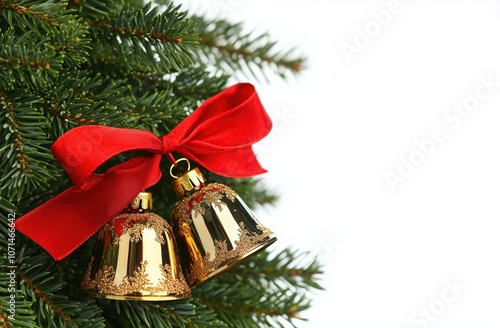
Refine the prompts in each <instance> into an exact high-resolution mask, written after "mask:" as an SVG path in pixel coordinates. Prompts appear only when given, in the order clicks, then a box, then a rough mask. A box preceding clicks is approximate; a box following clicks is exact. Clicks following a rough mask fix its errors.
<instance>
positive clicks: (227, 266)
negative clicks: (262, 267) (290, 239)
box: [188, 237, 278, 287]
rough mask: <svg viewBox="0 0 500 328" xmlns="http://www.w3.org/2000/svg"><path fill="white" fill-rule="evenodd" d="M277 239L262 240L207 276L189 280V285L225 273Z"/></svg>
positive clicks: (191, 285) (194, 284)
mask: <svg viewBox="0 0 500 328" xmlns="http://www.w3.org/2000/svg"><path fill="white" fill-rule="evenodd" d="M277 240H278V238H276V237H271V238H269V239H267V240H265V241H264V242H262V243H261V244H259V245H256V246H255V247H253V248H252V249H250V250H248V251H247V252H245V253H243V254H241V255H239V256H237V257H235V258H232V259H231V260H229V261H228V262H227V263H225V264H223V265H221V266H220V267H218V268H217V269H215V270H213V271H210V272H209V273H207V274H206V275H205V276H203V277H202V278H201V279H199V280H197V281H193V282H192V283H190V282H189V281H188V285H189V287H194V286H196V285H198V284H201V283H203V282H205V281H207V280H208V279H210V278H212V277H214V276H216V275H218V274H219V273H223V272H225V271H228V270H231V269H232V268H234V267H237V266H238V265H239V264H241V263H242V262H244V261H246V260H249V259H250V258H251V257H252V256H255V255H257V254H258V253H260V252H261V251H263V250H264V249H266V248H267V247H269V246H271V245H272V244H274V243H275V242H276V241H277Z"/></svg>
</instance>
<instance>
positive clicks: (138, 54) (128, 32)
mask: <svg viewBox="0 0 500 328" xmlns="http://www.w3.org/2000/svg"><path fill="white" fill-rule="evenodd" d="M178 9H179V7H175V6H174V5H171V6H169V7H168V8H167V9H166V10H165V11H164V12H161V13H160V12H159V10H158V7H152V6H151V4H147V5H146V6H145V7H144V8H142V9H137V8H134V7H131V6H125V7H124V8H123V10H122V11H121V12H120V13H119V14H118V15H117V16H116V17H114V18H112V19H107V20H105V19H101V20H98V21H96V22H93V23H92V24H93V27H95V28H96V29H95V32H96V35H95V36H94V39H95V40H98V43H97V44H96V45H95V47H94V52H93V54H92V59H93V60H94V61H95V62H96V63H100V64H101V66H100V67H102V68H106V66H108V65H121V66H122V67H124V68H126V69H127V70H128V71H130V72H142V73H153V72H163V74H166V73H169V72H171V71H174V70H175V71H179V70H181V68H182V67H184V66H186V65H188V64H191V63H192V58H191V57H192V55H191V52H190V49H191V48H193V47H195V46H196V45H197V44H198V38H197V36H196V33H195V30H194V27H193V23H192V22H191V21H190V20H188V19H187V18H186V15H187V13H186V12H179V11H178ZM102 41H105V43H102ZM104 63H105V64H106V65H103V64H104ZM107 71H108V72H109V71H110V68H109V67H108V69H107Z"/></svg>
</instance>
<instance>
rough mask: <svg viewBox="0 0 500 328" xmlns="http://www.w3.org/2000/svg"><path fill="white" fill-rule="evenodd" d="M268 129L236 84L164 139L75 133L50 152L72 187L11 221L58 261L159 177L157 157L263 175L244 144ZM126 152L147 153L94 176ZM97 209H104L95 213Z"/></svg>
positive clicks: (248, 92)
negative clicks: (181, 158)
mask: <svg viewBox="0 0 500 328" xmlns="http://www.w3.org/2000/svg"><path fill="white" fill-rule="evenodd" d="M270 130H271V120H270V119H269V116H268V115H267V113H266V112H265V110H264V108H263V106H262V104H261V102H260V100H259V98H258V96H257V93H256V91H255V88H254V87H253V86H252V85H251V84H248V83H241V84H236V85H234V86H232V87H230V88H228V89H226V90H224V91H222V92H221V93H219V94H217V95H215V96H214V97H212V98H209V99H207V100H206V101H205V102H204V103H203V104H202V105H201V106H200V107H199V108H198V109H196V110H195V111H194V112H193V113H192V114H191V115H189V116H188V117H187V118H186V119H184V120H183V121H182V122H181V123H179V124H178V125H177V126H176V127H175V128H174V129H173V130H172V131H171V132H170V133H168V134H167V135H164V136H161V137H157V136H156V135H154V134H153V133H151V132H149V131H144V130H135V129H123V128H114V127H107V126H97V125H90V126H82V127H77V128H74V129H72V130H70V131H68V132H66V133H65V134H64V135H62V136H61V137H60V138H59V139H58V140H57V141H56V142H55V143H54V144H53V145H52V147H51V151H52V153H53V154H54V156H55V157H56V158H57V159H58V160H59V162H60V163H61V165H62V166H63V168H64V169H65V170H66V172H67V173H68V175H69V176H70V178H71V180H72V181H73V183H74V186H73V187H71V188H69V189H68V190H66V191H64V192H63V193H61V194H59V195H58V196H56V197H54V198H52V199H50V200H49V201H47V202H46V203H44V204H42V205H41V206H39V207H37V208H35V209H34V210H32V211H30V212H29V213H27V214H25V215H23V216H22V217H20V218H19V219H18V220H17V221H16V228H17V230H18V231H20V232H22V233H24V234H25V235H27V236H28V237H30V238H31V239H32V240H34V241H35V242H36V243H38V244H39V245H40V246H42V247H43V248H44V249H45V250H47V252H49V253H50V254H51V255H52V256H53V257H54V259H56V260H60V259H62V258H64V257H66V256H67V255H68V254H70V253H71V252H72V251H73V250H75V249H76V248H77V247H78V246H80V245H81V244H82V243H83V242H85V240H87V239H88V238H90V237H91V236H92V235H93V234H94V233H95V232H97V230H98V229H99V228H100V227H102V226H103V225H104V224H106V223H107V222H109V221H110V220H111V219H112V218H113V217H114V216H116V215H117V214H118V213H119V212H120V211H122V210H123V209H124V208H125V207H126V206H127V205H128V204H129V203H130V202H131V201H132V200H133V198H134V197H135V196H136V195H137V194H138V193H139V192H141V191H143V190H145V189H146V188H148V187H151V186H152V185H154V184H155V183H157V182H158V180H159V179H160V178H161V170H160V168H159V165H160V162H161V157H162V155H168V154H171V153H172V152H176V153H179V154H180V155H182V156H184V157H186V158H189V159H191V160H193V161H196V162H198V163H199V164H200V165H203V166H204V167H205V168H207V169H208V170H210V171H213V172H214V173H217V174H220V175H224V176H228V177H248V176H252V175H255V174H260V173H264V172H266V171H265V170H264V169H263V168H262V167H261V166H260V164H259V163H258V161H257V158H256V157H255V154H254V152H253V150H252V147H251V146H252V144H253V143H255V142H257V141H259V140H260V139H262V138H263V137H264V136H265V135H267V134H268V133H269V131H270ZM130 150H143V151H145V152H146V153H149V154H147V155H145V156H138V157H134V158H132V159H130V160H128V161H126V162H124V163H122V164H119V165H116V166H114V167H112V168H111V169H109V170H108V171H107V172H105V173H103V174H95V173H94V172H95V171H96V170H97V169H98V168H99V166H101V165H102V164H103V163H105V162H106V161H107V160H109V159H110V158H112V157H113V156H116V155H118V154H120V153H123V152H126V151H130ZM103 204H105V206H103Z"/></svg>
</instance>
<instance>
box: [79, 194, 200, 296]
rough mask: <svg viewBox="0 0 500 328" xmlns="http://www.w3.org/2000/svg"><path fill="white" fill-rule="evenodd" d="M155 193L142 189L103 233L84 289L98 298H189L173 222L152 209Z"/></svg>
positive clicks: (87, 274) (98, 239) (97, 244)
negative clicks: (169, 221)
mask: <svg viewBox="0 0 500 328" xmlns="http://www.w3.org/2000/svg"><path fill="white" fill-rule="evenodd" d="M152 205H153V202H152V195H151V193H149V192H142V193H140V194H139V195H138V196H137V197H136V198H135V199H134V201H133V202H132V203H131V204H130V205H129V206H128V207H127V208H126V209H125V210H124V211H123V212H122V213H121V214H119V215H117V216H116V217H115V218H114V219H113V220H112V221H111V222H109V223H108V224H106V225H105V226H104V227H103V228H102V229H101V230H100V232H99V234H98V237H97V242H96V246H95V249H94V255H93V257H92V259H91V261H90V264H89V267H88V269H87V272H86V274H85V277H84V279H83V282H82V289H83V290H84V291H86V292H87V293H89V294H90V295H92V296H95V297H101V298H108V299H116V300H142V301H164V300H172V299H178V298H183V297H187V296H189V295H190V293H191V290H190V289H189V286H188V285H187V283H186V280H185V278H184V275H183V273H182V270H181V267H180V264H179V260H178V256H177V253H176V251H177V247H176V242H175V237H174V235H173V232H172V228H171V227H170V225H169V224H168V223H167V221H165V220H164V219H163V218H161V217H160V216H158V215H156V214H154V213H152V212H150V211H149V210H150V209H151V208H152Z"/></svg>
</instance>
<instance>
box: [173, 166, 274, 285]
mask: <svg viewBox="0 0 500 328" xmlns="http://www.w3.org/2000/svg"><path fill="white" fill-rule="evenodd" d="M182 160H185V161H187V162H188V168H187V172H185V173H184V174H182V175H180V176H176V175H174V174H173V173H172V168H173V166H172V168H171V169H170V174H171V175H172V177H174V178H175V179H174V180H173V182H172V185H173V188H174V190H175V191H176V193H177V195H178V196H179V197H181V196H183V198H182V199H181V200H180V201H178V202H177V204H176V206H175V209H174V211H173V214H172V219H173V220H172V222H173V227H174V233H175V234H176V236H177V240H178V242H179V243H178V246H179V257H180V260H181V266H182V268H183V270H184V273H185V276H186V279H187V282H188V284H189V285H190V286H194V285H196V284H198V283H200V282H203V281H205V280H207V279H208V278H210V277H213V276H214V275H216V274H218V273H220V272H223V271H225V270H228V269H230V268H231V267H234V266H235V265H237V264H239V263H240V262H241V261H243V260H245V259H246V258H248V257H249V256H251V255H254V254H256V253H257V252H259V251H261V250H263V249H265V248H266V247H268V246H269V245H271V244H272V243H274V242H275V241H276V238H275V237H273V236H272V235H273V233H272V232H271V231H270V230H269V229H268V228H266V227H265V226H263V225H262V224H261V223H260V222H259V221H258V220H257V218H256V217H255V216H254V215H253V213H252V212H251V211H250V209H249V208H248V207H247V205H246V204H245V203H244V202H243V200H241V198H240V197H239V196H238V195H237V194H236V192H234V191H233V190H232V189H231V188H229V187H228V186H226V185H223V184H219V183H211V184H208V185H205V178H204V177H203V175H202V174H201V172H200V171H199V170H198V168H194V169H192V170H191V169H190V166H189V161H188V160H187V159H185V158H181V159H179V160H177V162H180V161H182Z"/></svg>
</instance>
